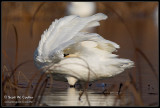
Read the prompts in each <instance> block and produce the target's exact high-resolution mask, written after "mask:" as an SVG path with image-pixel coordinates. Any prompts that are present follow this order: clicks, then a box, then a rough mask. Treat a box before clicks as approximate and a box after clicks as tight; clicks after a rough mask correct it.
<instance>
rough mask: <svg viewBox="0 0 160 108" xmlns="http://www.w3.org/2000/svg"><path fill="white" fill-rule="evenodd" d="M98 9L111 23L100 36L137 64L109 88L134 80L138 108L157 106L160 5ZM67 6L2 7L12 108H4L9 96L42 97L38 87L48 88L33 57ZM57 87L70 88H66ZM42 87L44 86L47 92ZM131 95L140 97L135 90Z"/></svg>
mask: <svg viewBox="0 0 160 108" xmlns="http://www.w3.org/2000/svg"><path fill="white" fill-rule="evenodd" d="M95 3H96V12H95V13H98V12H101V13H104V14H106V15H108V19H107V20H105V21H101V22H100V24H101V25H100V27H97V28H96V32H97V33H99V34H100V35H101V36H103V37H104V38H106V39H107V40H111V41H114V42H116V43H117V44H119V45H120V47H121V48H120V49H119V50H118V52H117V54H118V55H120V57H121V58H128V59H131V60H132V61H134V62H135V67H134V68H133V69H130V70H127V71H125V72H123V73H122V74H120V75H117V76H116V77H114V78H109V79H106V80H105V82H106V83H111V84H116V85H119V84H120V82H122V83H125V82H126V81H128V80H129V79H131V80H132V82H134V85H135V86H134V87H135V88H136V93H138V94H140V100H139V101H140V102H138V101H136V100H135V103H134V104H135V105H147V106H148V105H149V106H154V105H158V104H159V98H158V95H159V86H158V83H159V82H158V80H159V77H158V76H159V69H158V66H159V62H158V58H159V57H158V26H157V25H158V24H157V22H158V21H156V20H158V19H157V18H156V17H158V16H156V9H158V2H95ZM68 4H69V2H2V5H1V6H2V37H1V39H2V41H1V42H2V61H1V62H2V64H1V71H2V105H4V106H5V105H7V104H5V103H4V101H5V99H4V98H3V96H5V95H22V94H23V95H24V93H26V94H27V93H28V94H30V95H34V96H35V95H37V96H38V95H39V94H40V93H43V90H44V89H43V90H42V91H39V93H37V94H36V90H39V89H38V87H39V88H45V87H46V85H47V81H48V79H47V78H46V77H44V76H45V75H44V76H42V75H41V74H40V71H39V70H37V68H36V67H35V65H34V62H33V53H34V51H35V49H36V48H37V46H38V43H39V40H40V38H41V34H42V33H43V31H44V30H46V29H47V28H48V27H49V25H50V24H51V22H52V21H54V20H55V19H59V18H61V17H64V16H65V15H67V14H68V13H67V6H68ZM41 77H43V78H44V79H43V78H41ZM45 78H46V79H45ZM42 79H43V81H41V80H42ZM43 82H46V83H43ZM54 82H55V83H58V84H59V85H61V86H62V87H66V83H65V82H56V81H54ZM37 83H38V84H39V83H42V84H41V85H42V86H40V84H39V85H37ZM97 83H98V82H97ZM127 84H130V83H127ZM131 92H133V94H136V93H135V91H134V90H131ZM136 96H137V95H136ZM135 99H137V100H138V99H139V98H136V97H135ZM34 101H37V100H34ZM10 105H13V106H14V105H35V104H10Z"/></svg>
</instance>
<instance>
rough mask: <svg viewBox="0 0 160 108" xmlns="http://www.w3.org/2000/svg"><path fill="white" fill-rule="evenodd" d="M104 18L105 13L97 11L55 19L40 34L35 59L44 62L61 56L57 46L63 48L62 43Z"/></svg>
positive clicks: (97, 24) (97, 23) (96, 24)
mask: <svg viewBox="0 0 160 108" xmlns="http://www.w3.org/2000/svg"><path fill="white" fill-rule="evenodd" d="M106 18H107V16H106V15H104V14H102V13H98V14H95V15H93V16H90V17H85V18H81V17H79V16H76V15H71V16H66V17H64V18H61V19H59V20H55V22H53V23H52V24H51V26H50V27H49V29H48V30H46V31H45V32H44V33H43V34H42V36H41V40H40V42H39V46H38V48H37V49H36V51H35V53H34V59H35V61H39V62H42V63H45V62H53V59H54V58H62V57H63V53H62V52H61V50H59V48H61V49H63V47H65V46H64V43H67V42H68V41H70V40H71V39H72V38H74V37H75V36H77V34H78V33H79V32H80V31H81V30H83V29H85V28H88V27H95V26H99V25H100V24H99V22H98V21H100V20H104V19H106ZM65 45H70V44H69V43H68V44H65ZM55 56H57V57H55Z"/></svg>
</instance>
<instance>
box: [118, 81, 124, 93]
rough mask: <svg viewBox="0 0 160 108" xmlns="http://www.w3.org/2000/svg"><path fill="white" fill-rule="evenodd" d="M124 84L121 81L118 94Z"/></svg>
mask: <svg viewBox="0 0 160 108" xmlns="http://www.w3.org/2000/svg"><path fill="white" fill-rule="evenodd" d="M122 86H123V84H122V83H120V85H119V90H118V95H119V94H120V92H121V88H122Z"/></svg>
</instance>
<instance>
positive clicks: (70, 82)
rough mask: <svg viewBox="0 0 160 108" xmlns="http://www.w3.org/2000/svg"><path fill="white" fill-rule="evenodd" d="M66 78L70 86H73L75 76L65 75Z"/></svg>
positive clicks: (75, 80)
mask: <svg viewBox="0 0 160 108" xmlns="http://www.w3.org/2000/svg"><path fill="white" fill-rule="evenodd" d="M66 79H67V80H68V83H69V85H70V87H75V83H76V82H77V79H76V78H75V77H71V76H67V77H66Z"/></svg>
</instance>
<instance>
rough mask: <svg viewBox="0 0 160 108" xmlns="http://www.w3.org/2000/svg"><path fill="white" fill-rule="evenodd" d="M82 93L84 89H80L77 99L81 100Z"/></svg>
mask: <svg viewBox="0 0 160 108" xmlns="http://www.w3.org/2000/svg"><path fill="white" fill-rule="evenodd" d="M83 93H84V90H81V91H80V93H79V100H81V96H82V95H83Z"/></svg>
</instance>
